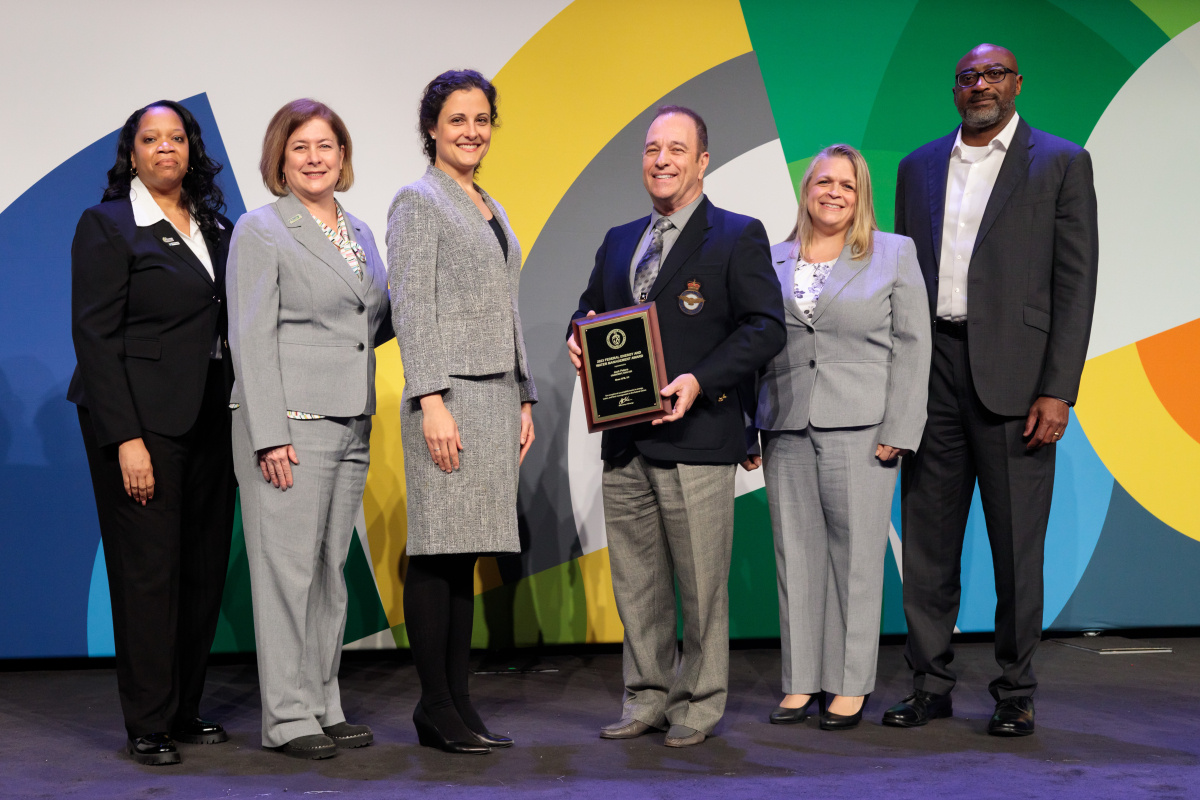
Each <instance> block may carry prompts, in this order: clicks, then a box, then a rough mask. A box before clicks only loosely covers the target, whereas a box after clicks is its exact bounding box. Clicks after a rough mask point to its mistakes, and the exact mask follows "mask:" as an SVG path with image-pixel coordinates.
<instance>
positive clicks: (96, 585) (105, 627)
mask: <svg viewBox="0 0 1200 800" xmlns="http://www.w3.org/2000/svg"><path fill="white" fill-rule="evenodd" d="M87 647H88V651H87V654H88V655H89V656H92V657H97V656H113V655H116V654H117V645H116V640H115V637H114V636H113V621H112V597H111V596H110V595H109V593H108V573H107V571H106V568H105V562H104V544H103V543H101V544H99V545H97V546H96V561H95V564H93V565H92V585H91V587H90V588H89V589H88V606H87Z"/></svg>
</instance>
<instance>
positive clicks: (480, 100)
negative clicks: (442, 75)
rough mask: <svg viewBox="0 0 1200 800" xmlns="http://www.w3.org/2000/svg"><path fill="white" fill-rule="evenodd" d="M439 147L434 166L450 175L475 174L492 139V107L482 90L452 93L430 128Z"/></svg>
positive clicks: (472, 89)
mask: <svg viewBox="0 0 1200 800" xmlns="http://www.w3.org/2000/svg"><path fill="white" fill-rule="evenodd" d="M429 135H430V136H432V137H433V140H434V143H435V144H436V146H437V156H436V158H435V159H434V162H433V165H434V166H435V167H437V168H438V169H440V170H442V172H445V173H447V174H449V175H463V176H465V175H472V174H474V172H475V168H476V167H477V166H479V162H480V161H482V160H483V157H484V155H485V154H486V153H487V151H488V146H489V145H490V144H491V142H492V106H491V104H490V103H488V99H487V95H485V94H484V93H483V90H482V89H476V88H471V89H459V90H458V91H456V92H452V93H451V94H450V96H449V97H447V98H446V102H445V103H444V104H443V105H442V110H441V112H439V113H438V121H437V127H435V128H432V129H430V131H429Z"/></svg>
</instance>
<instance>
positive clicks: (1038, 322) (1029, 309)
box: [1021, 306, 1050, 333]
mask: <svg viewBox="0 0 1200 800" xmlns="http://www.w3.org/2000/svg"><path fill="white" fill-rule="evenodd" d="M1021 310H1022V313H1023V314H1024V319H1025V324H1026V325H1029V326H1030V327H1033V328H1037V329H1038V330H1042V331H1045V332H1046V333H1049V332H1050V312H1048V311H1042V310H1041V309H1040V308H1034V307H1033V306H1023V307H1022V309H1021Z"/></svg>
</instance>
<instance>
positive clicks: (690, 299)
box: [676, 278, 704, 316]
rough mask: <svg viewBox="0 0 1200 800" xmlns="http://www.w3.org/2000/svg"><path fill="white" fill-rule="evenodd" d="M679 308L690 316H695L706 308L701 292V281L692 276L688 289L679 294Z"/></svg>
mask: <svg viewBox="0 0 1200 800" xmlns="http://www.w3.org/2000/svg"><path fill="white" fill-rule="evenodd" d="M676 299H677V300H679V310H680V311H682V312H683V313H685V314H687V315H688V316H695V315H696V314H699V313H700V312H701V311H703V310H704V295H702V294H700V281H698V280H696V279H695V278H692V279H691V280H690V281H688V284H687V291H685V292H684V293H683V294H681V295H679V297H678V298H676Z"/></svg>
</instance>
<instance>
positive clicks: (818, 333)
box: [755, 231, 932, 450]
mask: <svg viewBox="0 0 1200 800" xmlns="http://www.w3.org/2000/svg"><path fill="white" fill-rule="evenodd" d="M792 251H793V243H792V242H781V243H780V244H777V245H775V246H774V247H772V248H771V256H772V260H773V261H774V262H775V269H776V273H777V275H778V276H779V283H780V286H781V287H782V288H783V297H784V302H783V305H784V311H785V314H784V316H785V319H786V322H787V333H788V337H787V345H785V346H784V348H783V350H782V351H780V353H779V355H777V356H775V358H774V359H772V360H771V361H770V362H769V363H768V364H767V365H766V367H764V368H763V369H762V371H761V372H760V376H759V383H758V410H757V413H756V415H755V424H756V426H757V427H758V428H759V429H760V430H771V431H778V430H803V429H804V428H806V427H808V425H809V424H810V423H811V424H812V425H814V426H816V427H819V428H850V427H857V426H861V425H880V430H879V444H886V445H891V446H892V447H899V448H902V449H906V450H916V449H917V445H919V444H920V443H921V432H922V431H923V430H924V428H925V401H926V396H927V392H928V384H929V363H930V350H931V346H932V345H931V340H932V337H931V332H930V328H929V303H928V299H927V297H926V295H925V284H924V281H923V280H922V278H921V268H920V266H918V264H917V251H916V247H915V246H914V245H913V242H912V240H911V239H909V238H907V237H905V236H896V235H894V234H890V233H881V232H878V231H877V232H876V233H875V246H874V252H872V253H870V254H869V255H868V256H867V257H865V258H863V259H861V260H854V259H852V258H851V257H850V247H849V245H847V246H846V247H845V248H844V249H843V250H842V254H841V256H840V257H839V258H838V260H837V263H836V264H834V265H833V271H832V272H830V274H829V280H828V281H827V282H826V284H825V288H824V289H823V290H822V292H821V297H820V299H819V300H818V301H817V305H816V308H815V309H814V313H813V320H812V323H811V324H810V323H808V322H806V321H805V320H804V318H803V316H802V315H801V312H800V306H799V304H798V303H797V301H796V298H795V297H794V296H793V292H792V287H793V286H794V284H795V272H796V258H795V256H794V255H793V252H792Z"/></svg>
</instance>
